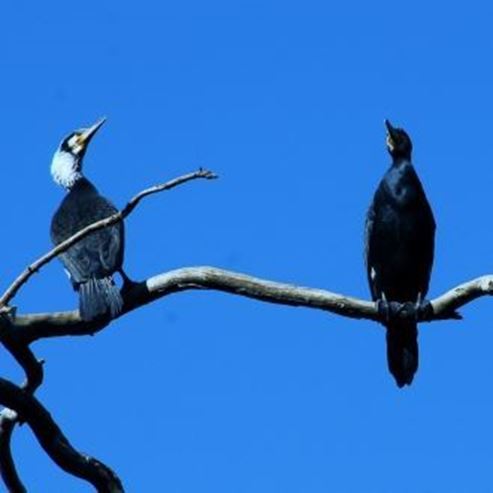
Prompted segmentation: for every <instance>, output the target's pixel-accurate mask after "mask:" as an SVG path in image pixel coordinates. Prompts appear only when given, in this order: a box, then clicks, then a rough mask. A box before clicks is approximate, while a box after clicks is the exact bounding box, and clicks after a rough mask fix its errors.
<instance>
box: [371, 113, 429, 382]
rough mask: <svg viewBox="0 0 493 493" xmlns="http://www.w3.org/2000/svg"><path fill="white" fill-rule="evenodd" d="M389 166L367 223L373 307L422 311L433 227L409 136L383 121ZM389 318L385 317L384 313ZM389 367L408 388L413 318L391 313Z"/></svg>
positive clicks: (414, 343) (414, 360) (414, 351)
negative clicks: (410, 304)
mask: <svg viewBox="0 0 493 493" xmlns="http://www.w3.org/2000/svg"><path fill="white" fill-rule="evenodd" d="M385 126H386V129H387V138H386V144H387V150H388V152H389V154H390V156H391V160H392V163H391V166H390V168H389V169H388V170H387V171H386V173H385V174H384V176H383V178H382V180H381V181H380V184H379V185H378V187H377V189H376V192H375V194H374V197H373V200H372V202H371V204H370V207H369V209H368V213H367V216H366V222H365V263H366V271H367V276H368V283H369V285H370V291H371V295H372V298H373V301H375V302H378V303H381V304H382V306H384V307H385V309H388V308H389V306H391V302H398V303H408V302H413V303H414V304H415V307H416V309H417V310H419V308H420V307H423V306H425V301H424V300H425V296H426V294H427V292H428V287H429V282H430V276H431V270H432V266H433V256H434V247H435V230H436V224H435V219H434V216H433V211H432V209H431V206H430V203H429V202H428V199H427V197H426V194H425V191H424V189H423V185H422V184H421V181H420V179H419V177H418V175H417V173H416V170H415V168H414V166H413V163H412V159H411V154H412V148H413V146H412V142H411V138H410V137H409V135H408V134H407V132H406V131H405V130H404V129H402V128H397V127H394V126H393V125H392V124H391V123H390V121H389V120H385ZM387 313H389V312H387ZM384 325H385V326H386V340H387V363H388V367H389V370H390V373H391V374H392V375H393V376H394V379H395V381H396V383H397V386H398V387H400V388H401V387H403V386H405V385H410V384H411V382H412V381H413V378H414V375H415V373H416V371H417V369H418V328H417V323H416V320H413V319H412V318H404V319H397V318H396V317H394V319H393V320H392V314H391V313H390V315H389V317H388V318H387V320H386V321H385V322H384Z"/></svg>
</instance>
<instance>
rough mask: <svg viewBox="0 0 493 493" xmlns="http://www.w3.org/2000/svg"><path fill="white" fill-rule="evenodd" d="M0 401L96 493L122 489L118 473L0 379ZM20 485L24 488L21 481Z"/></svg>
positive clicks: (55, 458) (28, 397) (39, 406)
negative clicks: (72, 441)
mask: <svg viewBox="0 0 493 493" xmlns="http://www.w3.org/2000/svg"><path fill="white" fill-rule="evenodd" d="M0 403H1V404H2V405H4V406H6V407H8V408H10V409H13V410H15V412H16V413H17V414H19V416H20V417H21V418H22V419H23V420H25V421H26V422H27V424H28V425H29V426H30V428H31V429H32V430H33V432H34V434H35V435H36V438H37V439H38V441H39V443H40V445H41V446H42V447H43V449H44V450H45V452H46V453H47V454H48V455H49V456H50V457H51V459H52V460H53V461H54V462H55V463H56V464H57V465H58V466H60V467H61V468H62V469H63V470H64V471H66V472H68V473H69V474H72V475H74V476H77V477H78V478H81V479H84V480H86V481H88V482H89V483H90V484H92V485H93V486H94V487H95V488H96V491H98V492H100V493H121V492H123V486H122V484H121V481H120V479H119V478H118V476H117V475H116V474H115V473H114V472H113V471H112V470H111V469H110V468H109V467H108V466H106V465H104V464H103V463H102V462H100V461H98V460H97V459H94V458H93V457H90V456H88V455H86V454H81V453H79V452H78V451H77V450H75V449H74V448H73V447H72V445H71V444H70V442H69V441H68V439H67V438H66V437H65V435H64V434H63V433H62V431H61V430H60V428H59V427H58V425H57V424H56V423H55V421H54V420H53V418H52V417H51V415H50V413H49V412H48V411H47V410H46V409H45V408H44V407H43V405H42V404H41V403H40V402H39V401H38V400H37V399H36V398H35V397H33V396H32V395H30V394H29V393H28V392H26V391H24V390H22V389H21V388H20V387H17V386H16V385H14V384H13V383H11V382H9V381H8V380H5V379H3V378H0ZM8 431H9V430H7V432H8ZM20 488H24V487H23V486H22V484H21V485H20ZM14 491H23V490H22V489H17V490H14ZM24 491H25V490H24Z"/></svg>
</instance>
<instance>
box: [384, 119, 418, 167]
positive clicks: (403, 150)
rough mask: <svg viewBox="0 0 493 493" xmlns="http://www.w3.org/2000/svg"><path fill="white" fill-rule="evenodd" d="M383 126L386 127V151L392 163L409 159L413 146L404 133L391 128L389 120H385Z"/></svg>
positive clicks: (401, 130) (399, 129)
mask: <svg viewBox="0 0 493 493" xmlns="http://www.w3.org/2000/svg"><path fill="white" fill-rule="evenodd" d="M385 126H386V127H387V150H388V151H389V153H390V155H391V156H392V158H393V159H394V161H399V160H402V159H411V152H412V150H413V144H412V142H411V138H410V137H409V135H408V134H407V133H406V131H405V130H404V129H402V128H397V127H394V126H392V124H391V123H390V122H389V120H385Z"/></svg>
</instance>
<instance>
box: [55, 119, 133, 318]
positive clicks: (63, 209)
mask: <svg viewBox="0 0 493 493" xmlns="http://www.w3.org/2000/svg"><path fill="white" fill-rule="evenodd" d="M104 121H105V119H104V118H103V119H100V120H99V121H97V122H96V123H95V124H94V125H92V126H91V127H89V128H83V129H79V130H76V131H75V132H72V133H71V134H70V135H68V136H67V137H66V138H65V139H63V141H62V142H61V144H60V146H59V147H58V149H57V151H56V152H55V155H54V156H53V161H52V163H51V174H52V176H53V179H54V181H55V182H56V183H57V184H59V185H61V186H62V187H64V188H65V189H66V190H67V192H68V193H67V195H66V196H65V198H64V199H63V201H62V203H61V204H60V206H59V208H58V210H57V211H56V212H55V214H54V216H53V219H52V222H51V239H52V241H53V243H54V244H55V245H57V244H58V243H60V242H62V241H64V240H66V239H67V238H69V237H70V236H72V235H74V234H75V233H77V232H78V231H80V230H81V229H83V228H84V227H86V226H88V225H89V224H92V223H94V222H95V221H98V220H100V219H104V218H106V217H108V216H111V215H112V214H114V213H115V212H117V209H116V207H115V206H114V205H113V204H112V203H111V202H110V201H109V200H108V199H106V198H105V197H103V196H102V195H100V194H99V192H98V191H97V189H96V188H95V187H94V185H93V184H92V183H91V182H90V181H89V180H88V179H87V178H85V177H84V176H83V174H82V161H83V159H84V155H85V152H86V149H87V146H88V144H89V142H90V141H91V139H92V137H93V136H94V135H95V134H96V132H97V131H98V130H99V129H100V128H101V126H102V125H103V123H104ZM123 251H124V226H123V222H119V223H117V224H115V225H114V226H110V227H107V228H104V229H101V230H99V231H96V232H94V233H91V234H90V235H89V236H87V237H85V238H83V239H82V240H81V241H79V242H78V243H76V244H75V245H73V246H72V247H70V248H69V249H68V250H67V251H66V252H64V253H62V254H61V255H60V259H61V261H62V263H63V265H64V266H65V269H66V270H67V272H68V274H69V277H70V281H71V282H72V286H73V287H74V289H75V290H76V291H78V292H79V311H80V316H81V318H82V319H83V320H85V321H89V320H95V319H98V318H104V317H115V316H116V315H118V314H119V313H120V312H121V311H122V307H123V299H122V296H121V294H120V290H119V288H118V287H117V286H116V285H115V283H114V281H113V277H112V276H113V273H114V272H120V273H121V275H122V276H123V278H124V279H128V278H127V277H126V276H125V274H124V273H123V270H122V263H123Z"/></svg>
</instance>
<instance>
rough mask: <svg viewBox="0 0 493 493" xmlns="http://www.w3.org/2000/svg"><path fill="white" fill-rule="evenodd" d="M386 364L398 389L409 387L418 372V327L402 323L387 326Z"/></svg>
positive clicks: (414, 324) (406, 322)
mask: <svg viewBox="0 0 493 493" xmlns="http://www.w3.org/2000/svg"><path fill="white" fill-rule="evenodd" d="M387 363H388V365H389V370H390V373H392V375H393V376H394V378H395V381H396V383H397V386H398V387H404V385H411V382H412V381H413V378H414V374H415V373H416V371H417V370H418V326H417V324H416V322H408V321H402V322H399V323H395V324H392V325H388V326H387Z"/></svg>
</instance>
